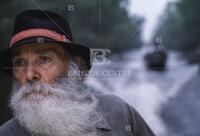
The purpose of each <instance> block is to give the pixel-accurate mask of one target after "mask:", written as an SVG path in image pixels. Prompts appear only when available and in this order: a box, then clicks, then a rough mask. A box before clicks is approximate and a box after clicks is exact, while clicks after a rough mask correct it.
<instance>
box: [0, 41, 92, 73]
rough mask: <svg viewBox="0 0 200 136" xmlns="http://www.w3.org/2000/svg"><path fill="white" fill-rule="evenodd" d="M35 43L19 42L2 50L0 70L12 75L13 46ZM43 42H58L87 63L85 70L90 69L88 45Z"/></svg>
mask: <svg viewBox="0 0 200 136" xmlns="http://www.w3.org/2000/svg"><path fill="white" fill-rule="evenodd" d="M32 43H37V42H33V41H32V42H27V41H24V42H20V43H17V44H16V45H14V46H13V47H11V48H9V49H6V50H3V51H1V52H0V70H2V71H3V72H4V73H6V74H8V75H10V76H13V67H12V50H13V49H14V48H18V47H21V46H28V44H32ZM45 43H58V44H56V45H58V46H62V47H64V48H65V49H66V50H67V51H69V52H70V53H72V54H74V55H77V56H79V57H81V58H82V59H83V60H84V61H85V62H86V65H87V68H88V69H87V70H90V69H91V66H92V65H91V63H90V49H89V48H88V47H85V46H83V45H80V44H74V43H65V42H58V41H54V40H51V41H48V42H45Z"/></svg>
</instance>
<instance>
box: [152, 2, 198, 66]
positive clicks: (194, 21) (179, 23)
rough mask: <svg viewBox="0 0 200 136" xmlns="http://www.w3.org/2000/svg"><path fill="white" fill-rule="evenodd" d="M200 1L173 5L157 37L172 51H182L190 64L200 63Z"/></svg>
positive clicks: (161, 24) (169, 7)
mask: <svg viewBox="0 0 200 136" xmlns="http://www.w3.org/2000/svg"><path fill="white" fill-rule="evenodd" d="M199 13H200V1H199V0H180V1H178V2H177V3H171V4H170V5H169V6H168V7H167V9H166V12H165V15H164V18H163V20H161V22H160V26H159V27H158V29H157V31H156V33H155V36H158V35H159V36H161V37H163V39H164V40H165V44H166V45H167V47H168V48H170V49H175V50H178V51H181V52H182V53H183V55H184V56H185V57H187V58H188V59H189V61H190V62H198V63H199V62H200V40H199V34H200V14H199Z"/></svg>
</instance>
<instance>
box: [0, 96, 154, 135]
mask: <svg viewBox="0 0 200 136" xmlns="http://www.w3.org/2000/svg"><path fill="white" fill-rule="evenodd" d="M96 97H97V98H98V100H99V105H98V109H99V110H101V112H102V113H103V116H104V119H103V120H102V121H101V123H99V124H97V125H96V128H97V129H98V131H100V132H102V136H154V134H153V132H152V131H151V130H150V128H149V127H148V126H147V124H146V123H145V121H144V120H143V119H142V117H141V116H140V115H139V113H138V112H137V111H136V110H135V109H134V108H133V107H131V106H130V105H128V104H127V103H126V102H124V101H123V100H122V99H120V98H119V97H117V96H113V95H102V94H97V95H96ZM0 136H31V135H30V134H28V132H27V131H26V130H25V129H24V128H23V127H22V126H20V125H19V124H18V122H17V120H16V119H15V118H12V119H11V120H9V121H8V122H6V123H5V124H4V125H2V126H1V127H0Z"/></svg>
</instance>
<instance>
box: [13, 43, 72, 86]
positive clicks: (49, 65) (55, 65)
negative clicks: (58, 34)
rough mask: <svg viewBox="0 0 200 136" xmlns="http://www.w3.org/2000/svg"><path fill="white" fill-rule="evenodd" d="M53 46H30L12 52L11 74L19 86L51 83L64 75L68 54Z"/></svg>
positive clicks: (66, 68)
mask: <svg viewBox="0 0 200 136" xmlns="http://www.w3.org/2000/svg"><path fill="white" fill-rule="evenodd" d="M54 44H56V43H51V44H30V45H25V46H22V47H18V48H16V49H14V50H13V52H12V55H13V66H14V69H13V74H14V77H15V79H16V81H17V82H18V83H19V84H20V85H21V86H23V85H24V84H26V83H30V82H35V81H40V82H43V83H53V82H54V81H55V80H56V78H58V77H59V76H61V75H63V74H65V73H66V71H67V70H68V64H69V54H67V52H66V51H64V50H63V48H62V47H61V46H58V45H54Z"/></svg>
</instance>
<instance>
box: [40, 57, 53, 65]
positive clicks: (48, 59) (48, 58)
mask: <svg viewBox="0 0 200 136" xmlns="http://www.w3.org/2000/svg"><path fill="white" fill-rule="evenodd" d="M50 62H51V57H48V56H40V57H39V63H40V64H46V63H50Z"/></svg>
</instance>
